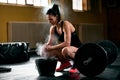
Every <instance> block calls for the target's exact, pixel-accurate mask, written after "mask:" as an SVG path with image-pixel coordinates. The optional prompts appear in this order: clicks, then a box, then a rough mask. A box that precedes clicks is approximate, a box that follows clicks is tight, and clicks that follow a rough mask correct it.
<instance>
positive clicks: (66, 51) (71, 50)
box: [62, 46, 78, 59]
mask: <svg viewBox="0 0 120 80" xmlns="http://www.w3.org/2000/svg"><path fill="white" fill-rule="evenodd" d="M77 50H78V48H77V47H74V46H69V47H64V48H63V49H62V55H63V56H64V57H65V58H70V59H74V57H75V53H76V51H77Z"/></svg>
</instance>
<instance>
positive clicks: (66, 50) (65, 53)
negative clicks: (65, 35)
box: [62, 47, 69, 57]
mask: <svg viewBox="0 0 120 80" xmlns="http://www.w3.org/2000/svg"><path fill="white" fill-rule="evenodd" d="M68 53H69V48H68V47H64V48H63V49H62V55H63V56H64V57H67V56H68Z"/></svg>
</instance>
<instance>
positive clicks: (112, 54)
mask: <svg viewBox="0 0 120 80" xmlns="http://www.w3.org/2000/svg"><path fill="white" fill-rule="evenodd" d="M97 44H98V45H100V46H102V47H103V48H104V49H105V51H106V52H107V57H108V64H112V63H113V62H114V61H115V60H116V58H117V55H118V48H117V46H116V45H115V44H114V43H113V42H112V41H109V40H103V41H98V42H97Z"/></svg>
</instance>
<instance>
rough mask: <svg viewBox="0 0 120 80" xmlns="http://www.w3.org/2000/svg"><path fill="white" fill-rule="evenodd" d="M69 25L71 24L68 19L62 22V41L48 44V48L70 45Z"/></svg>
mask: <svg viewBox="0 0 120 80" xmlns="http://www.w3.org/2000/svg"><path fill="white" fill-rule="evenodd" d="M70 26H71V24H70V23H69V22H68V21H65V22H64V24H63V32H64V42H62V43H60V44H57V45H54V46H48V49H49V50H52V49H58V48H63V47H66V46H70V43H71V27H70Z"/></svg>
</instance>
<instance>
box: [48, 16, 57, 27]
mask: <svg viewBox="0 0 120 80" xmlns="http://www.w3.org/2000/svg"><path fill="white" fill-rule="evenodd" d="M47 18H48V20H49V22H50V23H51V24H52V25H55V24H56V23H57V16H54V15H47Z"/></svg>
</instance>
